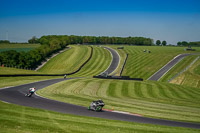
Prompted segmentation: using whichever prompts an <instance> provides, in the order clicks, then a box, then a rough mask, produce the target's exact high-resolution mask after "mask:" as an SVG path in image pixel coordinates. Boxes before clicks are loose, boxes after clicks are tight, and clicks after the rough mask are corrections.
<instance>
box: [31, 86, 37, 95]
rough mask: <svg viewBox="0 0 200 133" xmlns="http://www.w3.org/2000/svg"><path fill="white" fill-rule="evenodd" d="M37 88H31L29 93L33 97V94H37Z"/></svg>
mask: <svg viewBox="0 0 200 133" xmlns="http://www.w3.org/2000/svg"><path fill="white" fill-rule="evenodd" d="M35 90H36V89H35V87H33V88H29V93H30V95H33V93H34V92H35Z"/></svg>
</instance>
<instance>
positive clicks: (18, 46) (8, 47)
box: [0, 44, 40, 52]
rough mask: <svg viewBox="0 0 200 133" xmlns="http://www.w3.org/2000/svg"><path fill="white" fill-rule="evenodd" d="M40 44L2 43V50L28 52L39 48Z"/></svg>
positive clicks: (0, 46) (0, 48)
mask: <svg viewBox="0 0 200 133" xmlns="http://www.w3.org/2000/svg"><path fill="white" fill-rule="evenodd" d="M39 46H40V44H0V52H3V51H8V50H16V51H18V52H21V51H24V52H28V51H30V50H32V49H35V48H38V47H39Z"/></svg>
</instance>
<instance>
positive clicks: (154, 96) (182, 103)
mask: <svg viewBox="0 0 200 133" xmlns="http://www.w3.org/2000/svg"><path fill="white" fill-rule="evenodd" d="M38 94H40V95H42V96H45V97H48V98H51V99H55V100H59V101H63V102H67V103H72V104H78V105H82V106H86V107H87V106H88V105H89V104H90V102H91V101H93V100H94V99H98V98H101V99H103V100H104V101H105V103H106V106H105V108H108V109H112V108H114V109H115V110H120V111H127V112H132V113H137V114H142V115H144V116H148V117H155V118H162V119H172V120H180V121H190V122H198V123H199V122H200V114H199V112H200V102H199V101H200V97H199V94H200V90H199V89H196V88H191V87H182V86H178V85H173V84H168V83H160V82H149V81H148V82H137V81H123V80H117V81H116V80H103V79H92V78H87V79H74V80H69V81H64V82H60V83H57V84H54V85H52V86H49V87H47V88H45V89H42V90H39V92H38Z"/></svg>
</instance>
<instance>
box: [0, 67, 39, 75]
mask: <svg viewBox="0 0 200 133" xmlns="http://www.w3.org/2000/svg"><path fill="white" fill-rule="evenodd" d="M0 74H40V73H39V72H36V71H33V70H24V69H17V68H10V67H0Z"/></svg>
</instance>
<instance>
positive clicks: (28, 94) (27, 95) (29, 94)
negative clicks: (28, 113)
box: [25, 92, 33, 97]
mask: <svg viewBox="0 0 200 133" xmlns="http://www.w3.org/2000/svg"><path fill="white" fill-rule="evenodd" d="M32 95H33V93H31V92H29V93H27V94H25V96H26V97H31V96H32Z"/></svg>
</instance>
